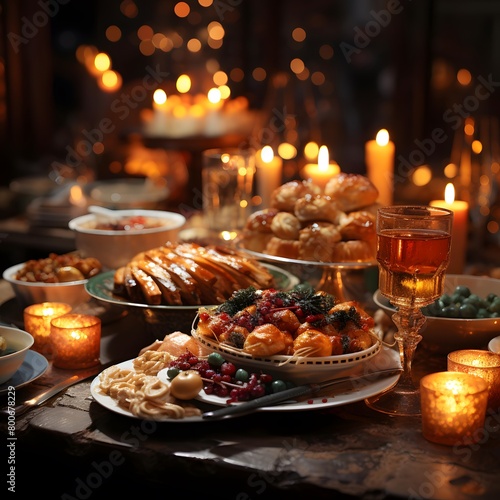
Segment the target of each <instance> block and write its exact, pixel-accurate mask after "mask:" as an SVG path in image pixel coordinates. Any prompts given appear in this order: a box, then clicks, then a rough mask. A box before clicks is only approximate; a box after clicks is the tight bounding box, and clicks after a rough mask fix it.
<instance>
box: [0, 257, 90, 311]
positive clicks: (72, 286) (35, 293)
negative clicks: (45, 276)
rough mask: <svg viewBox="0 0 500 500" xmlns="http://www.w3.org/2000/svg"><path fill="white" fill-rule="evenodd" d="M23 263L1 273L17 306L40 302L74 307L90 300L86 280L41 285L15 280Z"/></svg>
mask: <svg viewBox="0 0 500 500" xmlns="http://www.w3.org/2000/svg"><path fill="white" fill-rule="evenodd" d="M24 265H25V263H24V262H23V263H22V264H16V265H15V266H12V267H9V268H8V269H6V270H5V271H4V272H3V279H4V280H5V281H8V282H9V283H10V285H11V287H12V289H13V291H14V294H15V296H16V298H17V301H18V302H19V305H20V306H21V307H22V308H24V307H26V306H29V305H31V304H39V303H40V302H64V303H66V304H69V305H70V306H73V307H76V306H77V305H79V304H83V303H85V302H88V301H89V300H90V298H91V297H90V295H89V294H88V293H87V291H86V290H85V283H87V280H79V281H67V282H65V283H42V282H27V281H20V280H16V278H15V276H16V274H17V272H18V271H19V270H21V269H22V268H23V267H24Z"/></svg>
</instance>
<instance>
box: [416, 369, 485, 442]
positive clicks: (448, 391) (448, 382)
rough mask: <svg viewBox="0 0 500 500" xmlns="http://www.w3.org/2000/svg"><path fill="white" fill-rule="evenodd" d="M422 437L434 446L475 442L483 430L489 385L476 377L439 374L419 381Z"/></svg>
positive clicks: (447, 373) (464, 374)
mask: <svg viewBox="0 0 500 500" xmlns="http://www.w3.org/2000/svg"><path fill="white" fill-rule="evenodd" d="M420 399H421V411H422V433H423V435H424V437H425V438H426V439H427V440H429V441H432V442H434V443H439V444H445V445H450V446H453V445H455V444H457V443H471V442H476V441H477V440H478V439H479V438H480V437H481V432H480V430H481V429H482V428H483V427H484V419H485V416H486V405H487V402H488V384H487V383H486V381H485V380H483V379H482V378H480V377H478V376H477V375H470V374H468V373H461V372H451V371H448V372H438V373H431V374H430V375H426V376H425V377H422V379H421V380H420Z"/></svg>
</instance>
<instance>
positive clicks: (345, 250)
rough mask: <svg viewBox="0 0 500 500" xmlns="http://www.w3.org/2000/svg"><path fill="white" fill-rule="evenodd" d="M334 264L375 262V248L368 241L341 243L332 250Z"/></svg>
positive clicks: (336, 244)
mask: <svg viewBox="0 0 500 500" xmlns="http://www.w3.org/2000/svg"><path fill="white" fill-rule="evenodd" d="M331 255H332V262H367V261H370V260H373V258H374V257H373V255H374V250H373V247H372V246H371V245H370V244H369V243H368V242H366V241H361V240H349V241H339V242H338V243H335V245H333V248H332V252H331Z"/></svg>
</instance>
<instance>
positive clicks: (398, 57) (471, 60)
mask: <svg viewBox="0 0 500 500" xmlns="http://www.w3.org/2000/svg"><path fill="white" fill-rule="evenodd" d="M0 8H1V13H0V15H1V26H0V35H1V37H0V148H1V152H2V157H1V158H2V159H1V162H2V169H1V171H0V189H1V191H0V196H1V203H0V216H1V218H3V219H7V218H9V217H12V216H17V215H19V214H20V213H21V214H22V211H23V210H25V209H26V203H27V201H26V200H25V199H21V200H20V194H19V192H14V191H15V190H14V191H13V187H12V182H13V181H14V180H17V179H19V178H25V177H43V178H45V177H48V178H49V179H50V181H51V182H56V183H59V184H61V183H64V182H68V181H71V182H77V183H78V182H80V183H83V184H85V183H90V182H94V181H96V180H100V179H112V178H123V177H134V176H144V175H146V176H147V175H150V173H151V170H148V167H147V165H146V164H147V163H148V162H149V163H151V162H152V161H156V160H154V158H157V156H158V155H161V154H165V155H166V156H165V157H164V163H165V164H166V166H165V165H164V168H163V170H160V171H159V175H161V176H163V177H165V178H167V179H168V181H169V183H170V184H171V186H172V189H171V196H170V198H169V200H168V203H167V205H168V208H172V209H174V210H175V209H178V208H179V207H181V206H194V201H193V199H194V193H195V191H196V189H197V187H198V183H199V171H198V168H199V165H197V159H198V158H199V154H200V151H201V150H202V149H203V148H206V147H211V146H212V145H219V144H220V143H221V142H222V143H223V144H226V143H227V144H229V143H235V144H241V143H242V141H247V142H254V143H255V141H256V140H257V138H259V137H260V138H261V137H262V133H260V135H259V126H261V125H259V124H262V123H266V120H268V121H267V123H269V119H270V118H269V117H270V116H271V115H272V113H273V110H276V109H286V112H287V114H289V115H290V116H293V117H294V127H295V129H294V131H293V132H294V133H295V136H294V140H295V141H296V145H297V148H298V154H297V156H296V157H295V159H294V161H291V162H290V163H289V165H288V167H287V170H285V172H286V175H287V176H288V178H293V177H294V176H296V174H297V172H298V168H299V167H300V164H301V161H302V159H301V151H302V149H301V148H302V147H303V146H304V144H305V143H307V142H308V141H311V140H313V141H316V142H317V143H320V144H325V145H327V146H328V148H329V151H330V156H331V157H333V158H334V159H335V160H336V161H337V162H338V163H339V164H340V166H341V168H342V170H343V171H347V172H360V173H364V172H365V171H366V165H365V160H364V156H365V152H364V147H365V143H366V141H368V140H370V139H374V137H375V134H376V133H377V131H378V130H379V129H381V128H386V129H387V130H388V131H389V133H390V137H391V140H393V141H394V143H395V145H396V155H395V172H396V174H399V175H398V178H399V180H398V182H399V184H398V185H397V189H396V191H395V197H396V201H417V202H423V203H427V202H428V201H429V200H430V199H435V198H442V197H443V190H444V186H445V184H446V182H448V180H449V179H451V180H452V181H453V180H455V181H456V180H457V179H459V178H460V175H459V165H458V166H457V161H456V158H455V153H456V151H457V148H458V149H460V147H459V146H460V141H462V143H463V144H465V143H466V137H465V136H464V132H463V130H464V126H465V125H466V123H467V120H469V119H473V120H475V122H474V123H475V124H476V130H477V129H479V123H483V122H482V120H485V123H486V124H487V127H488V130H489V136H488V137H490V139H488V145H487V149H488V155H489V160H488V161H489V166H488V172H487V177H488V182H489V183H490V188H489V192H488V196H489V200H488V203H487V212H488V213H486V214H484V213H482V214H481V217H482V219H481V223H482V224H484V225H485V226H486V225H487V224H488V223H491V222H493V223H492V224H490V225H489V226H488V227H489V229H488V231H487V235H486V237H487V238H489V241H492V242H494V243H498V239H499V238H500V237H499V234H500V233H499V228H498V221H499V219H500V217H499V215H498V214H499V212H500V209H499V208H498V200H497V191H498V190H497V186H498V175H499V173H498V172H499V170H498V163H496V159H497V156H496V155H497V153H498V151H497V146H498V137H497V133H496V132H498V130H497V128H496V127H497V122H496V120H497V119H498V114H499V111H500V109H499V108H500V68H499V65H500V57H499V56H500V54H498V52H499V51H500V3H499V2H497V1H495V0H481V1H474V0H420V1H418V2H417V1H409V0H389V1H383V0H380V1H379V0H309V1H307V2H303V1H295V0H288V1H279V0H273V1H269V0H239V1H234V0H219V1H214V2H212V1H210V0H199V1H195V0H191V1H187V2H177V1H171V0H161V1H154V0H108V1H105V2H103V1H98V0H87V1H77V0H69V1H68V0H65V1H62V0H59V1H58V0H19V1H15V2H12V1H8V0H3V1H1V2H0ZM211 23H216V27H217V28H218V29H219V31H218V32H217V30H215V31H213V32H212V31H210V30H211V29H212V28H214V25H213V24H211ZM220 29H222V32H223V35H222V36H221V35H220ZM217 33H219V34H217ZM98 53H103V54H106V55H107V56H108V58H109V61H110V67H111V69H112V70H113V71H114V72H115V73H114V76H115V77H116V78H118V83H117V84H116V87H112V86H109V85H108V86H107V87H106V85H105V84H104V85H103V84H102V83H101V80H100V77H101V73H99V72H96V71H95V68H94V67H92V65H91V64H90V63H89V57H90V56H89V54H90V55H95V54H98ZM92 60H93V59H92ZM216 70H217V71H221V72H222V73H223V75H225V76H226V77H227V80H228V81H227V85H228V87H229V88H230V89H231V98H232V99H236V98H238V97H243V98H244V99H246V103H247V106H248V108H247V110H248V111H256V112H258V116H259V120H260V121H257V120H256V121H255V126H253V127H247V129H245V130H244V131H243V132H241V131H238V133H237V134H235V135H231V134H226V135H225V136H224V137H222V136H220V135H219V136H217V135H215V136H210V135H209V136H203V134H201V135H200V134H197V135H196V137H191V136H190V135H189V134H187V135H186V136H183V135H182V134H180V135H178V136H176V137H168V136H166V137H164V136H161V134H160V135H159V136H158V135H155V134H150V133H147V131H145V128H144V123H145V120H147V116H150V115H147V112H149V113H150V114H151V111H152V110H151V109H150V108H151V107H152V91H153V89H152V88H149V86H148V88H147V89H145V82H146V81H148V82H151V81H152V80H151V75H152V73H154V74H155V75H156V78H157V83H158V86H159V87H160V86H163V87H165V88H166V90H167V94H169V92H170V93H172V92H174V91H175V87H174V85H175V82H176V80H177V78H178V77H179V76H180V75H181V74H188V75H190V76H191V80H192V89H193V91H194V90H196V91H197V92H198V91H199V92H201V93H206V91H207V87H206V80H207V75H213V74H214V72H215V71H216ZM148 75H149V76H148ZM145 78H149V80H145ZM160 80H161V81H160ZM146 91H147V92H146ZM145 113H146V114H145ZM266 117H267V118H266ZM103 120H109V122H108V121H106V122H103ZM262 120H264V121H262ZM105 124H106V127H107V128H106V127H105ZM110 124H111V126H110ZM485 127H486V125H485ZM111 129H112V130H111ZM260 132H262V129H260ZM436 134H437V135H436ZM437 137H439V140H438V139H436V138H437ZM483 146H484V147H485V148H486V145H485V143H484V142H483ZM134 148H136V149H134ZM137 148H138V149H137ZM138 151H139V152H138ZM482 154H483V156H484V155H485V150H483V152H482ZM134 155H135V156H134ZM141 155H142V157H141ZM155 155H156V156H155ZM176 155H179V156H176ZM132 157H134V158H135V160H136V161H135V163H134V162H132V161H131V158H132ZM139 157H141V158H142V163H141V162H140V163H141V166H140V168H139V167H137V161H138V158H139ZM144 158H147V161H146V160H144ZM450 164H451V165H455V168H453V166H452V167H450V166H449V165H450ZM134 165H135V167H134ZM420 167H423V169H421V170H420V169H419V168H420ZM149 168H150V167H149ZM417 170H418V171H419V172H418V174H417V173H416V171H417ZM156 173H157V174H158V172H156ZM478 184H480V181H478ZM456 187H457V189H458V190H459V194H460V189H462V194H463V191H468V189H469V187H467V186H460V185H459V183H456ZM23 194H25V193H23ZM474 196H475V195H474ZM478 196H479V195H478ZM471 201H472V202H473V203H476V202H475V201H474V199H473V200H471ZM478 203H479V202H478ZM194 208H196V207H194ZM482 208H484V204H483V205H482V207H481V209H482ZM478 210H479V208H478ZM31 222H32V224H31V227H34V226H36V221H33V220H32V221H31ZM495 224H496V225H495ZM42 225H43V224H42ZM45 225H46V226H47V224H45ZM55 225H57V224H55ZM0 232H1V228H0ZM0 241H2V240H1V239H0ZM4 243H5V242H4ZM4 248H5V246H4ZM44 250H45V249H44ZM16 251H17V250H16ZM9 258H11V257H9ZM18 261H19V259H18Z"/></svg>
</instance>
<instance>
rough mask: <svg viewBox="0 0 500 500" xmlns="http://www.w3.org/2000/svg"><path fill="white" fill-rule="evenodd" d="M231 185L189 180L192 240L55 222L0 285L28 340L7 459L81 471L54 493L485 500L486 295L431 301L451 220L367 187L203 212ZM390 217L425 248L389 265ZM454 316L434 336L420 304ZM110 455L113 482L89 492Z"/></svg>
mask: <svg viewBox="0 0 500 500" xmlns="http://www.w3.org/2000/svg"><path fill="white" fill-rule="evenodd" d="M226 154H227V156H228V158H227V159H226V161H224V160H222V164H225V163H226V162H228V163H230V162H231V161H235V164H236V165H239V163H238V162H239V161H240V160H239V158H240V156H239V155H237V156H236V158H233V157H231V152H230V151H229V152H228V153H226ZM245 161H246V160H245ZM247 168H248V166H247ZM242 170H244V169H242V168H241V166H240V167H239V168H238V170H237V174H236V175H237V176H240V175H247V174H246V173H244V172H242ZM232 175H233V174H232V173H231V172H230V171H228V170H225V171H223V175H222V177H221V176H219V177H217V178H215V180H214V179H212V180H210V181H207V183H208V184H210V190H209V189H208V187H207V183H206V184H205V187H206V191H205V193H206V198H205V199H206V204H205V206H204V212H207V213H211V212H213V211H215V213H216V215H215V216H213V215H212V217H213V218H212V219H211V218H210V216H208V217H207V218H206V219H205V218H204V220H205V224H208V228H209V229H210V232H209V238H208V240H207V238H206V233H204V232H203V231H202V229H205V230H206V229H207V227H205V228H203V227H202V228H200V229H199V234H200V235H201V237H200V239H199V240H198V241H194V240H195V239H196V237H195V236H196V233H197V227H196V226H195V225H192V224H189V222H188V221H186V220H185V219H184V218H182V217H181V218H180V219H179V217H176V215H178V214H172V213H170V212H165V211H159V210H140V209H134V210H102V209H99V208H96V209H94V207H93V206H90V207H89V215H85V216H83V217H79V218H75V219H73V220H71V221H70V222H69V227H70V228H71V231H73V232H75V233H76V238H75V247H76V248H75V250H74V251H72V252H70V253H68V254H51V255H50V256H49V257H47V258H45V259H40V260H33V261H28V262H24V263H20V264H18V265H16V266H13V268H9V269H7V270H6V271H5V272H4V275H3V277H4V280H3V281H2V283H1V285H2V288H1V293H2V297H1V298H2V305H1V307H0V318H1V319H2V323H4V324H5V325H6V326H5V327H3V328H5V331H6V332H7V330H9V331H10V330H15V329H21V330H22V331H26V332H28V333H29V334H30V335H31V336H32V337H33V349H29V350H28V351H27V352H28V353H29V355H26V357H25V358H24V361H23V364H22V365H21V367H20V368H19V370H18V371H16V372H15V373H14V375H13V378H11V379H7V380H6V381H5V382H4V384H3V385H2V386H1V390H2V398H3V401H4V402H3V408H2V411H3V415H4V420H3V421H2V426H3V427H5V429H6V431H8V432H9V433H10V435H11V437H12V439H13V440H14V438H15V443H16V445H15V446H14V447H13V448H12V451H11V453H12V455H13V456H16V453H18V455H17V456H19V457H25V456H26V455H27V454H29V455H30V456H33V455H35V456H38V455H40V454H43V455H46V456H47V457H52V459H53V460H60V461H62V462H63V463H62V464H61V465H60V466H61V467H62V468H63V469H64V468H65V467H68V468H71V467H72V468H71V470H73V471H81V473H80V472H78V473H76V472H74V473H73V474H71V473H69V474H65V475H64V476H65V480H64V481H63V482H62V483H61V485H60V488H61V492H64V493H66V494H72V493H75V492H76V491H77V490H78V491H83V490H85V491H90V492H92V491H93V490H94V489H99V491H101V492H102V491H105V489H106V488H110V489H112V488H113V486H115V488H116V483H117V482H121V481H123V480H124V478H126V477H127V478H129V479H130V483H131V486H130V487H131V488H132V489H133V488H139V485H142V488H145V489H146V490H147V491H151V492H154V493H156V492H157V491H158V490H161V488H162V486H160V483H161V482H162V474H164V472H165V470H168V471H169V474H177V473H178V474H179V475H180V476H179V477H182V478H183V481H189V480H191V479H192V478H193V477H196V478H199V479H201V481H202V483H203V486H201V485H200V486H199V488H198V487H195V488H194V490H193V491H198V489H199V491H202V490H203V491H206V488H209V487H214V485H216V484H218V482H220V477H221V475H222V474H224V475H228V480H227V488H228V491H231V492H234V493H235V494H240V493H241V494H248V495H252V494H257V493H259V494H261V493H262V494H264V495H269V496H272V495H273V494H274V495H275V494H276V492H278V493H280V492H281V493H287V492H291V494H301V493H309V492H311V493H314V494H315V495H317V496H319V497H322V496H325V497H326V496H328V495H331V494H332V493H335V494H339V495H345V496H361V497H362V496H367V495H371V494H374V492H377V494H379V495H381V496H382V497H384V498H406V497H409V496H421V497H429V498H468V497H469V495H471V494H474V495H478V496H483V497H484V498H489V497H493V496H494V495H496V494H498V482H497V481H496V472H495V470H494V467H493V468H492V467H491V466H490V465H488V464H491V463H495V462H494V461H495V454H496V453H497V449H498V436H499V434H498V428H499V427H498V421H499V417H498V392H499V391H500V389H499V387H500V377H499V375H498V373H499V372H500V364H499V363H496V361H497V360H498V358H499V354H498V351H496V347H495V346H496V343H495V340H496V337H497V336H498V321H499V320H498V311H497V308H498V307H499V304H498V302H499V299H498V297H497V295H496V291H497V290H498V280H496V279H494V278H491V277H471V278H476V281H474V280H472V281H471V282H467V286H466V284H465V283H466V282H465V278H464V281H461V276H465V275H451V274H450V275H449V276H450V279H449V280H448V281H449V283H448V284H447V285H446V286H445V284H446V283H447V274H446V264H447V263H448V261H449V260H450V251H449V248H450V240H452V238H453V236H452V232H451V227H452V223H451V221H452V215H453V213H452V212H451V211H449V210H447V209H442V208H441V207H431V206H429V207H425V206H418V205H417V206H406V205H394V206H392V207H387V206H386V207H383V206H382V205H381V204H380V203H378V200H377V198H378V190H377V189H376V188H375V187H374V184H373V183H372V182H371V181H370V180H369V179H368V178H367V177H365V176H362V175H359V174H344V173H342V172H338V173H337V174H334V175H333V176H332V177H331V178H330V180H329V181H328V182H327V183H326V184H324V185H322V184H321V183H319V184H317V183H316V182H315V181H314V180H313V179H307V180H306V179H298V180H293V181H289V182H285V183H283V184H281V185H279V186H277V187H276V188H275V189H273V191H272V192H271V194H270V201H269V206H267V207H265V208H261V209H260V210H254V211H251V210H245V209H244V208H245V205H244V204H243V205H242V204H241V200H244V199H245V196H246V195H245V193H244V192H242V193H239V196H241V198H239V200H240V201H238V202H237V204H236V205H234V203H235V201H234V200H235V198H234V196H231V197H229V199H230V200H231V202H230V203H231V204H232V206H233V209H232V210H231V209H230V205H229V211H227V208H228V207H227V206H225V205H224V203H223V202H220V200H223V198H222V194H220V193H219V192H218V194H217V196H218V197H219V203H218V204H217V205H212V204H210V203H209V198H208V196H209V193H212V195H213V193H214V192H215V191H216V189H215V188H216V187H217V189H218V185H219V184H221V185H222V184H224V185H226V184H227V182H228V179H229V180H230V179H231V178H232ZM234 186H235V187H237V186H240V183H239V181H238V182H235V183H234ZM346 186H348V188H346ZM226 189H227V187H226ZM326 193H328V194H326ZM212 195H211V197H210V199H213V198H212ZM240 209H242V210H241V213H240ZM391 209H392V211H391ZM242 214H244V215H243V216H242ZM383 217H385V218H386V219H383ZM397 219H400V220H401V222H402V228H403V231H404V234H405V236H404V239H403V243H404V244H408V241H412V240H411V238H410V236H411V235H413V237H415V238H417V239H416V242H417V243H411V244H418V242H419V241H423V242H424V243H423V244H424V245H426V246H427V249H430V245H431V243H432V244H434V243H435V244H436V245H437V247H436V250H435V251H434V250H433V251H432V252H430V251H418V252H414V251H413V252H412V251H411V250H405V251H402V250H397V249H400V248H401V245H402V243H395V241H396V240H395V236H394V234H395V231H397V228H398V226H397V225H396V224H395V220H397ZM210 220H215V221H216V222H217V224H215V225H213V224H212V225H210V222H209V221H210ZM221 220H224V222H223V225H220V221H221ZM384 224H385V225H386V226H387V227H389V232H388V233H387V234H386V236H385V237H386V239H387V242H386V243H382V241H383V240H382V237H383V236H384V234H385V233H384V230H385V229H384V227H385V226H384ZM198 227H199V226H198ZM186 231H188V233H186ZM412 231H413V232H412ZM425 231H431V232H430V233H425ZM186 234H189V236H190V237H189V238H186V239H184V236H185V235H186ZM193 234H194V237H193ZM422 234H424V236H423V237H422ZM141 236H149V237H147V238H145V239H143V240H141ZM102 238H104V239H102ZM155 238H156V239H155ZM226 238H227V239H226ZM405 242H406V243H405ZM411 244H410V245H411ZM137 245H138V246H137ZM384 245H385V246H384ZM394 245H396V246H395V247H394ZM410 248H411V247H410ZM395 249H396V250H395ZM383 252H387V258H386V257H384V256H383V255H384V254H383ZM407 256H410V261H406V262H405V261H404V259H407V258H408V257H407ZM433 257H434V261H433ZM411 259H413V260H414V263H413V264H412V263H411ZM402 266H407V267H408V269H409V270H405V267H402ZM332 269H334V270H335V271H338V270H342V272H343V274H341V275H336V274H334V275H333V276H329V277H328V278H325V274H327V275H329V273H330V271H331V270H332ZM421 269H424V270H425V271H424V274H423V277H424V278H425V279H422V278H420V277H418V276H419V273H421V272H422V271H421ZM373 271H377V277H378V280H376V281H378V283H377V282H376V283H374V278H373V274H372V272H373ZM398 273H399V274H398ZM412 273H413V276H414V277H413V279H409V278H408V276H412ZM42 276H43V278H42ZM452 276H453V277H454V280H455V281H452V279H451V277H452ZM425 280H427V281H425ZM415 283H417V284H418V285H415ZM374 285H375V286H374ZM488 286H489V288H488ZM459 289H460V291H461V293H462V295H463V296H461V298H460V297H453V299H452V296H453V294H458V292H457V291H458V290H459ZM82 294H83V295H82ZM474 296H475V297H476V299H475V306H474V309H473V312H471V310H470V308H471V307H472V297H474ZM405 297H406V298H405ZM408 298H409V299H410V301H409V302H408V300H409V299H408ZM453 300H454V301H455V302H454V304H455V305H456V306H455V308H456V310H457V312H456V314H455V317H454V318H450V319H449V321H450V322H451V323H449V324H448V325H447V326H445V327H442V328H445V331H446V332H448V333H449V335H448V336H446V335H445V336H444V340H443V338H439V337H437V336H436V338H435V339H433V338H432V336H430V335H429V334H428V333H426V330H425V325H426V322H427V321H428V322H429V325H432V321H433V320H440V321H442V322H444V324H445V325H446V321H447V319H446V318H445V317H444V313H441V312H439V313H438V312H436V311H437V309H436V308H437V307H438V306H439V304H440V303H439V301H441V306H442V307H444V306H445V304H446V305H447V306H448V309H450V307H451V303H452V301H453ZM466 304H468V306H469V309H467V310H468V312H466V310H465V309H464V311H463V316H460V314H462V313H461V312H459V311H460V310H462V309H463V308H464V307H465V305H466ZM406 306H409V308H408V311H407V312H405V307H406ZM432 307H434V309H430V308H432ZM425 308H428V309H427V310H426V309H425ZM480 310H481V311H482V312H481V313H480V312H479V311H480ZM423 312H425V313H426V315H427V316H426V315H424V314H423ZM396 313H397V314H396ZM438 314H439V316H440V317H438ZM450 314H451V313H450ZM391 318H392V319H391ZM458 324H465V325H466V327H465V330H466V331H467V332H468V335H466V343H465V344H464V343H462V344H461V343H460V342H459V341H460V340H461V337H457V338H456V339H455V338H454V337H453V332H454V331H455V330H457V331H458V327H457V325H458ZM481 325H486V329H485V331H483V330H481ZM438 329H439V327H438ZM476 330H477V332H478V333H477V336H475V334H476ZM422 337H423V338H424V340H425V341H424V342H422V345H421V346H419V347H418V348H417V345H418V344H419V343H420V340H421V339H422ZM462 341H463V339H462ZM398 346H399V349H398ZM495 351H496V352H495ZM451 354H454V355H456V359H455V360H453V361H452V360H451V358H450V356H451ZM9 356H12V354H9V353H7V354H6V355H4V356H2V358H4V359H7V358H8V357H9ZM486 356H488V358H486ZM482 357H484V358H485V359H484V361H483V360H482ZM482 367H484V368H482ZM16 377H17V378H16ZM9 380H10V382H9ZM410 396H411V401H410ZM385 399H386V400H387V401H385ZM132 429H136V431H134V432H139V434H135V438H133V439H132V438H131V437H130V436H129V433H131V430H132ZM132 434H133V433H132ZM44 443H45V444H44ZM48 443H51V444H50V445H49V444H48ZM16 446H17V447H18V448H17V452H16ZM49 448H50V449H49ZM42 450H43V451H42ZM112 456H113V458H112ZM63 457H65V458H64V459H63ZM19 460H20V461H21V460H22V458H19ZM113 460H117V462H116V463H115V467H116V468H117V469H118V467H117V464H118V463H120V464H122V463H123V464H124V467H123V468H120V470H116V472H115V473H114V474H112V475H111V477H110V480H109V482H107V484H105V483H106V481H104V479H107V478H105V477H104V476H105V473H104V472H103V471H104V470H106V467H107V466H108V463H112V464H113V463H114V462H113ZM70 464H72V465H70ZM75 464H79V465H78V467H83V469H81V468H76V469H75V468H74V467H75ZM24 470H25V469H24V467H22V468H21V467H20V468H19V469H18V473H17V474H18V475H17V479H18V481H20V476H22V474H23V471H24ZM96 471H97V472H96ZM96 478H98V481H97V482H96ZM256 478H259V479H260V480H259V481H258V482H257V481H256ZM163 487H164V486H163ZM172 488H173V490H174V491H182V490H183V487H182V486H181V487H179V486H178V485H177V484H176V485H174V486H173V487H172ZM177 488H178V489H177ZM82 489H83V490H82Z"/></svg>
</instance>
